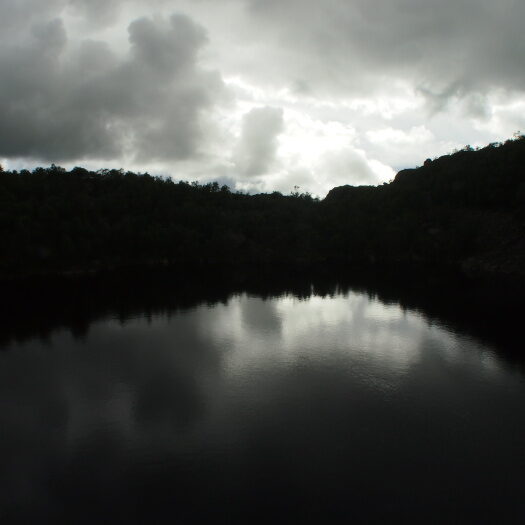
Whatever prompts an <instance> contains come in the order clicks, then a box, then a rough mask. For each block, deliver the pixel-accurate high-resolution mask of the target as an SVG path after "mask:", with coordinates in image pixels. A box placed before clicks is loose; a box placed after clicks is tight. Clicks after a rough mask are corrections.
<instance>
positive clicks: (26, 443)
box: [0, 285, 525, 523]
mask: <svg viewBox="0 0 525 525" xmlns="http://www.w3.org/2000/svg"><path fill="white" fill-rule="evenodd" d="M167 295H169V296H170V297H172V298H173V297H177V292H176V290H172V291H170V292H168V293H167ZM84 299H85V297H84ZM175 303H176V304H177V306H173V304H172V305H171V306H170V307H165V308H154V309H152V308H150V306H147V307H146V306H144V308H143V310H141V308H140V302H139V303H137V305H136V306H137V307H135V308H133V309H132V311H131V312H130V311H128V312H127V314H126V315H124V314H123V313H122V311H121V310H119V309H118V308H115V307H113V306H111V307H108V308H107V309H105V310H104V309H100V308H99V309H98V310H97V313H96V315H95V314H93V315H87V318H84V321H83V322H82V323H80V324H81V325H82V326H81V327H80V328H79V326H78V325H75V323H72V322H71V319H70V318H68V316H67V314H66V312H62V317H63V318H64V319H68V321H67V322H64V323H63V324H61V322H60V319H61V315H60V314H57V313H56V312H55V314H54V317H53V320H54V321H53V324H52V326H48V327H47V329H46V330H43V329H40V330H36V329H35V326H34V325H32V324H31V322H30V321H28V322H27V331H26V332H24V330H23V329H22V328H20V327H22V326H23V323H22V322H21V321H20V322H19V325H17V326H18V329H17V330H14V329H13V326H15V325H16V323H15V321H13V323H12V324H11V327H8V326H7V325H6V328H5V330H4V338H3V339H2V341H3V342H2V352H0V407H1V412H0V428H1V433H0V465H1V466H0V475H1V477H0V481H1V484H2V492H1V494H0V509H2V518H3V520H6V522H7V521H9V520H13V521H14V520H27V521H31V522H46V521H47V522H49V521H50V520H52V519H54V520H59V519H65V520H69V521H70V522H83V521H85V522H93V521H94V520H100V519H102V518H103V519H104V520H108V522H115V523H116V522H119V520H127V522H130V521H131V522H144V523H151V522H164V521H165V522H170V523H175V522H180V523H185V522H192V521H199V520H202V519H205V520H207V521H209V522H214V523H216V522H235V521H242V522H246V523H249V522H254V521H258V520H260V521H268V520H277V519H282V520H284V522H289V523H291V522H294V521H297V522H303V521H309V520H311V521H315V522H319V521H320V520H327V521H331V522H334V521H345V522H348V521H350V520H352V519H354V520H356V521H362V522H365V521H367V522H370V521H383V522H384V521H387V520H388V521H391V520H394V519H399V518H412V519H421V520H424V521H431V522H442V521H443V520H452V521H454V520H456V521H461V522H471V523H483V522H487V523H497V522H499V523H502V522H505V523H509V522H516V523H518V522H521V519H522V517H523V512H524V511H525V498H524V488H523V487H524V484H523V473H524V467H525V454H524V451H523V437H524V435H525V434H524V431H525V411H524V410H523V406H524V402H525V380H524V375H523V368H522V366H521V364H520V362H519V360H516V359H509V357H508V355H507V354H506V353H504V352H502V347H503V346H504V345H503V343H502V344H499V343H498V341H495V340H494V338H489V337H486V336H484V335H483V334H484V333H485V332H484V331H483V327H480V329H479V330H478V331H476V330H472V329H471V327H470V329H468V330H466V329H458V327H457V323H451V322H448V320H447V319H446V318H444V317H443V316H441V317H440V316H433V315H430V314H428V312H425V310H424V309H420V308H406V307H404V306H403V305H401V304H400V303H399V302H396V301H386V300H384V299H383V300H382V299H380V298H379V296H378V295H377V294H375V293H371V292H370V290H367V289H366V288H364V287H363V286H361V287H359V288H356V287H348V286H347V287H343V286H339V285H334V286H332V287H331V288H329V289H328V290H326V289H323V290H322V291H319V290H316V288H315V287H314V286H313V285H312V286H310V288H308V287H307V288H303V289H302V291H301V293H297V292H290V291H282V292H279V293H272V294H269V295H267V294H261V293H251V292H242V291H237V292H235V293H231V294H225V296H224V297H222V298H221V299H220V300H216V299H214V300H212V301H203V300H201V299H199V300H196V301H194V302H192V301H186V302H184V304H181V303H180V302H179V303H177V301H175ZM90 308H91V309H93V305H91V306H90V305H84V307H83V312H84V314H86V313H87V314H90V312H91V310H90ZM451 308H452V305H451ZM45 316H46V313H45V312H44V311H42V317H45ZM36 317H38V316H36ZM86 319H89V321H86ZM77 324H78V323H77ZM469 326H470V325H469ZM31 327H32V328H33V331H31V330H30V328H31ZM10 330H11V331H10Z"/></svg>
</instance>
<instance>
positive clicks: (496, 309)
mask: <svg viewBox="0 0 525 525" xmlns="http://www.w3.org/2000/svg"><path fill="white" fill-rule="evenodd" d="M336 276H337V277H336ZM350 290H353V291H363V292H365V293H368V294H369V295H370V296H376V297H377V298H378V299H379V300H380V301H383V302H386V303H393V304H398V305H399V306H401V307H402V308H407V309H415V310H418V311H421V313H422V314H423V315H425V316H426V317H427V318H428V319H429V320H430V321H433V320H436V321H440V322H443V323H445V324H450V326H451V327H453V328H455V329H458V330H460V331H465V332H467V333H471V334H472V335H475V336H479V337H482V338H487V339H488V340H489V341H491V342H494V343H496V344H497V345H498V346H500V347H502V348H505V349H506V350H507V351H514V350H517V348H516V345H515V341H517V340H519V339H518V338H517V337H516V331H517V330H518V326H519V323H517V322H516V320H517V316H518V312H519V311H520V310H521V309H522V308H523V293H521V292H519V291H518V292H517V293H514V292H515V290H509V288H508V287H504V286H503V287H499V286H497V285H494V286H491V287H488V286H481V285H480V283H476V282H468V281H466V280H464V279H462V278H460V277H458V276H457V275H449V274H429V275H426V274H424V273H422V272H419V273H417V274H413V273H409V272H406V271H405V272H401V273H399V272H398V273H396V272H395V271H392V270H390V271H389V272H387V273H386V274H385V273H383V272H382V270H380V269H378V270H373V271H372V272H367V273H363V272H362V271H361V272H355V271H353V270H348V269H342V268H335V269H334V268H323V269H317V270H311V271H304V270H303V271H298V270H297V269H296V268H295V269H286V268H283V269H281V270H276V269H275V267H271V268H266V269H265V268H256V269H249V268H247V267H240V268H237V269H235V270H234V271H232V270H231V269H230V270H221V269H220V268H214V267H204V268H202V269H201V270H200V271H198V272H196V271H192V270H188V269H187V268H185V269H183V270H180V271H177V272H176V271H160V272H159V271H157V272H140V273H139V272H137V273H133V272H128V273H123V274H115V275H108V276H106V277H97V278H95V277H93V278H84V279H77V280H67V279H55V280H49V279H46V280H44V281H41V282H33V283H27V282H26V283H24V284H18V285H17V284H11V285H6V286H4V290H3V292H4V293H3V301H2V303H1V304H0V317H1V318H2V320H3V326H2V329H1V330H0V349H1V348H2V347H3V348H6V347H7V346H9V345H10V344H12V343H13V342H15V341H20V342H21V341H25V340H27V339H30V338H33V337H39V338H41V339H42V340H46V339H47V338H49V337H50V336H51V334H52V333H53V332H54V331H56V330H58V329H60V328H66V329H68V330H70V332H71V333H72V334H73V336H74V337H76V338H82V337H84V336H85V335H86V334H87V333H88V331H89V329H90V326H91V325H92V323H93V322H94V321H96V320H101V319H107V318H117V319H118V320H119V321H120V322H121V323H122V324H125V323H126V321H127V320H128V319H131V318H135V317H144V318H150V319H151V318H152V317H153V316H156V315H165V316H167V317H168V318H169V317H170V316H171V315H173V314H174V313H176V312H177V311H180V310H186V309H190V308H194V307H195V306H197V305H199V304H208V305H213V304H216V303H218V302H223V303H225V302H226V301H227V300H228V298H229V297H230V296H231V295H232V294H235V293H239V292H246V293H248V294H253V295H257V296H259V297H261V298H262V299H264V298H267V297H279V296H281V295H283V294H286V293H288V294H292V295H293V296H295V297H297V298H307V297H310V296H312V295H318V296H321V297H326V296H335V295H337V294H345V293H347V292H348V291H350ZM509 292H510V293H509ZM245 315H249V313H248V312H246V313H245Z"/></svg>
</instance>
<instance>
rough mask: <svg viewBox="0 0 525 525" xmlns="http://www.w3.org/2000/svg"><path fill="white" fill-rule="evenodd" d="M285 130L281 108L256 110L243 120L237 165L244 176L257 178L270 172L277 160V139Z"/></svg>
mask: <svg viewBox="0 0 525 525" xmlns="http://www.w3.org/2000/svg"><path fill="white" fill-rule="evenodd" d="M282 130H283V112H282V109H280V108H271V107H262V108H254V109H252V110H251V111H249V112H248V113H246V114H245V115H244V117H243V120H242V132H241V133H242V134H241V138H240V141H239V144H238V146H237V151H236V156H235V164H236V166H237V167H238V168H239V170H240V172H241V174H242V175H245V176H256V175H263V174H265V173H267V172H268V170H269V168H270V167H271V164H272V162H273V161H274V160H275V154H276V151H277V145H278V144H277V137H278V136H279V133H281V131H282Z"/></svg>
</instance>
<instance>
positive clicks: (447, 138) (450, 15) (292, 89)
mask: <svg viewBox="0 0 525 525" xmlns="http://www.w3.org/2000/svg"><path fill="white" fill-rule="evenodd" d="M524 23H525V2H524V1H523V0H500V1H499V2H494V1H493V0H490V1H489V0H322V1H321V0H191V1H188V0H0V162H1V163H2V164H3V165H4V166H6V167H8V168H13V169H19V168H22V167H27V168H32V167H35V166H37V165H49V164H50V163H55V164H59V165H62V166H65V167H67V168H70V167H73V166H76V165H79V166H85V167H87V168H91V169H99V168H124V169H126V170H127V169H130V170H136V171H148V172H149V173H152V174H164V175H171V176H173V177H174V178H175V179H176V180H179V179H184V180H201V181H210V180H219V181H220V182H221V183H227V184H229V185H230V186H232V187H234V188H236V189H242V190H249V191H273V190H279V191H282V192H284V193H289V192H290V191H293V190H294V187H295V186H299V188H300V191H309V192H311V193H314V194H316V195H320V196H324V195H325V194H326V192H327V191H328V190H329V189H330V188H332V187H334V186H338V185H342V184H355V185H357V184H379V183H381V182H383V181H388V180H390V179H391V178H392V177H393V176H394V174H395V172H396V171H398V170H399V169H401V168H404V167H412V166H417V165H421V164H422V163H423V161H424V160H425V159H426V158H427V157H436V156H439V155H441V154H444V153H447V152H450V151H452V150H453V149H455V148H458V147H462V146H465V145H466V144H470V145H472V146H477V145H485V144H487V143H489V142H494V141H501V140H504V139H506V138H509V137H512V135H513V134H514V133H515V132H516V131H518V130H520V131H524V130H525V96H524V92H525V37H524V36H523V25H524Z"/></svg>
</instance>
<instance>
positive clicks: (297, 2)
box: [244, 0, 525, 97]
mask: <svg viewBox="0 0 525 525" xmlns="http://www.w3.org/2000/svg"><path fill="white" fill-rule="evenodd" d="M244 2H245V3H246V5H247V9H248V13H249V15H250V17H252V18H253V19H254V20H256V21H257V23H254V24H253V27H254V28H255V29H257V28H259V31H260V32H261V33H264V32H266V33H267V36H266V41H267V42H268V41H270V39H273V43H274V44H280V45H281V48H282V49H283V52H282V54H281V56H282V57H286V65H285V67H282V68H280V69H279V58H278V56H279V55H276V57H275V58H276V64H274V63H272V65H271V66H270V68H269V71H270V72H272V71H273V72H277V73H278V74H283V75H287V76H288V77H289V79H288V80H289V82H290V83H292V84H293V83H295V84H297V82H300V83H306V84H308V85H311V86H313V87H314V88H315V87H317V88H323V89H331V88H337V87H339V88H341V87H343V88H345V89H348V88H353V89H355V90H358V91H363V90H368V89H370V87H371V86H373V87H374V89H375V90H383V91H388V89H389V86H388V84H385V83H384V82H388V79H389V78H392V77H394V78H401V79H404V80H407V81H409V82H411V83H412V84H414V85H415V86H420V87H422V88H423V89H426V90H427V91H431V92H432V93H433V94H434V95H435V96H437V97H446V96H447V95H448V94H450V93H453V95H454V96H458V95H459V96H461V95H463V94H465V93H466V92H469V91H470V90H482V91H483V90H486V89H489V88H491V87H494V86H497V87H504V88H509V89H520V90H523V86H524V85H525V69H524V68H523V67H522V65H523V56H524V55H525V39H524V38H523V35H522V24H523V20H525V3H523V2H515V1H514V0H503V1H502V2H490V1H488V0H475V1H474V0H454V1H452V0H444V1H439V2H438V1H432V0H426V1H422V0H396V1H392V0H375V1H374V2H370V1H369V0H352V1H348V0H325V1H323V2H318V1H317V0H244ZM293 54H295V56H296V60H293V59H292V58H293Z"/></svg>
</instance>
